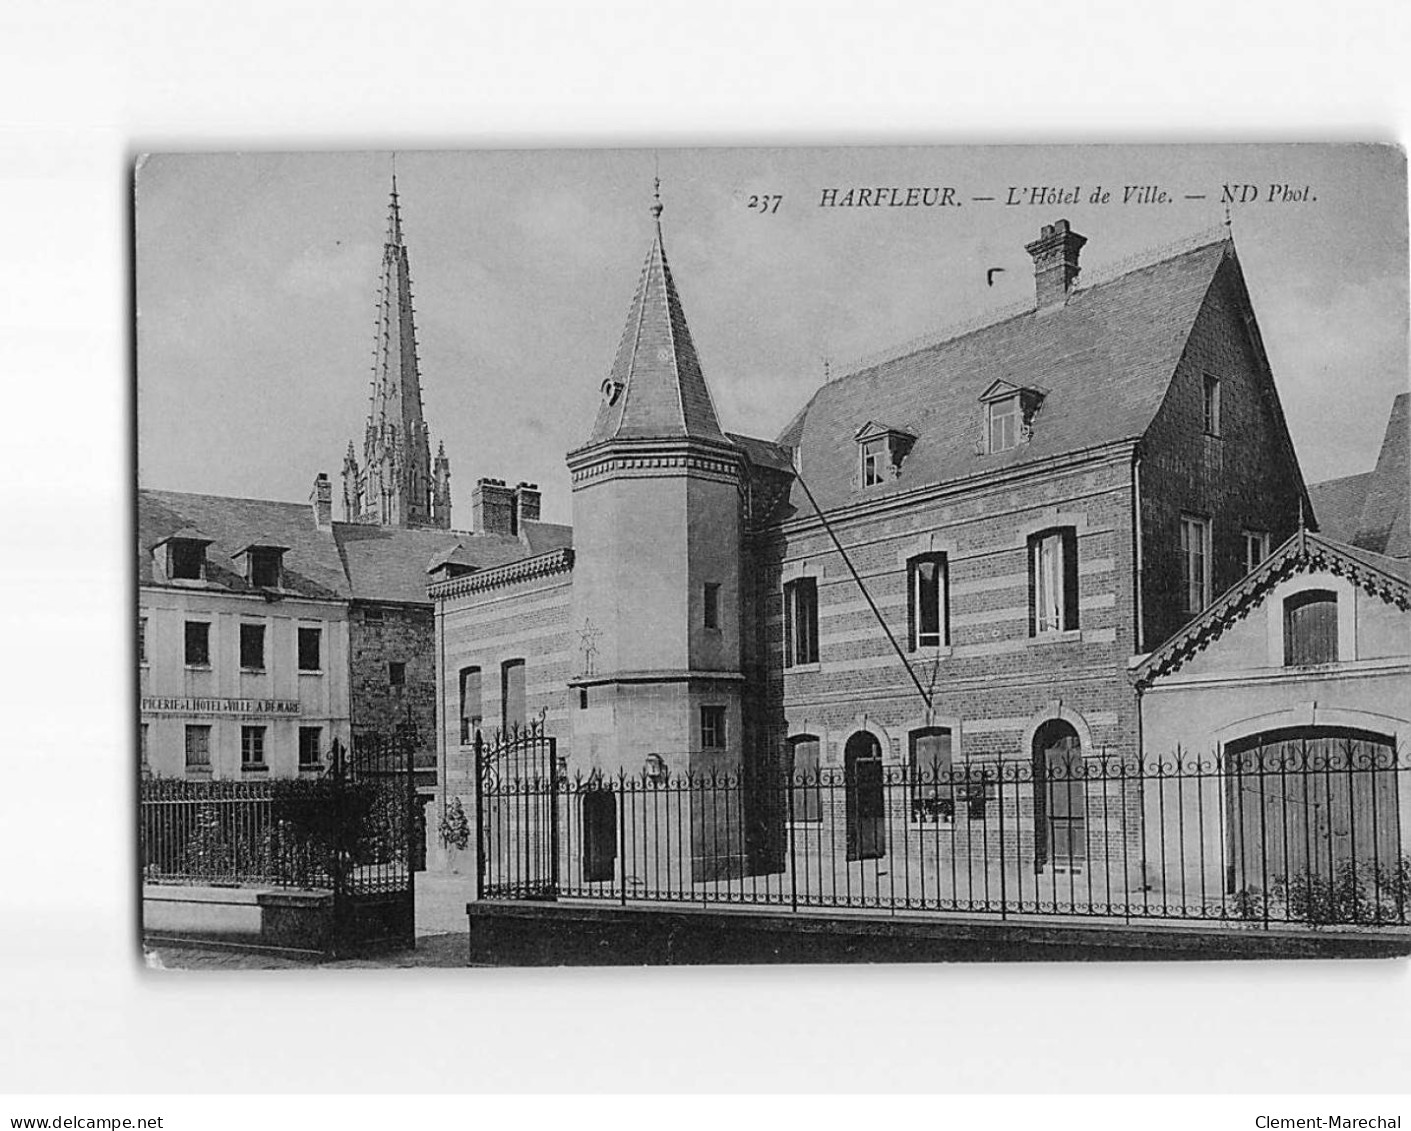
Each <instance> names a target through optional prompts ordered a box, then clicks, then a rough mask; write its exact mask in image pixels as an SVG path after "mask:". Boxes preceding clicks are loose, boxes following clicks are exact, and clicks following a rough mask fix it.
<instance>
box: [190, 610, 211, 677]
mask: <svg viewBox="0 0 1411 1131" xmlns="http://www.w3.org/2000/svg"><path fill="white" fill-rule="evenodd" d="M186 662H187V663H188V664H194V665H197V666H204V665H206V664H209V663H210V662H211V626H210V625H209V624H206V623H205V622H204V621H187V622H186Z"/></svg>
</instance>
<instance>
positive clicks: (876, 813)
mask: <svg viewBox="0 0 1411 1131" xmlns="http://www.w3.org/2000/svg"><path fill="white" fill-rule="evenodd" d="M843 781H844V786H845V789H844V798H845V809H846V813H845V817H846V820H847V834H848V835H847V851H848V859H849V860H877V859H880V858H881V857H883V856H885V855H886V854H887V828H886V817H887V805H886V798H885V796H884V794H883V790H882V744H881V743H880V742H878V741H877V736H876V735H874V734H871V733H869V732H868V731H865V730H860V731H858V732H857V733H856V734H855V735H853V736H852V737H851V738H849V739H848V741H847V745H846V746H844V747H843Z"/></svg>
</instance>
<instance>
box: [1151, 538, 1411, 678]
mask: <svg viewBox="0 0 1411 1131" xmlns="http://www.w3.org/2000/svg"><path fill="white" fill-rule="evenodd" d="M1314 570H1319V571H1321V570H1327V571H1330V572H1332V573H1334V574H1337V575H1339V576H1342V577H1346V578H1347V579H1348V580H1349V581H1351V582H1352V584H1354V585H1356V586H1358V587H1359V588H1360V589H1363V590H1365V591H1366V592H1368V593H1371V594H1374V595H1375V596H1377V597H1380V598H1381V599H1382V600H1384V601H1386V602H1387V603H1389V604H1393V605H1395V606H1396V607H1397V608H1399V609H1411V562H1406V561H1400V560H1397V559H1395V558H1389V557H1387V556H1386V555H1385V554H1378V553H1374V552H1372V551H1370V550H1365V549H1363V548H1361V547H1359V546H1351V545H1348V544H1347V543H1345V542H1339V541H1336V540H1335V539H1332V538H1329V537H1327V536H1326V535H1323V534H1315V533H1314V532H1312V531H1310V530H1299V531H1298V532H1297V533H1295V534H1294V535H1292V536H1291V537H1290V538H1289V539H1288V541H1286V542H1285V543H1284V544H1283V545H1282V546H1280V547H1279V548H1278V549H1277V550H1275V551H1274V552H1273V553H1272V554H1270V555H1269V556H1268V557H1267V558H1265V559H1264V561H1262V562H1260V563H1259V565H1257V566H1256V567H1255V568H1254V569H1253V570H1251V571H1250V572H1249V573H1248V574H1246V575H1245V576H1244V577H1243V578H1241V579H1240V580H1239V581H1237V582H1236V583H1235V584H1234V585H1233V586H1231V587H1230V588H1229V589H1228V590H1226V591H1225V592H1224V593H1223V594H1221V595H1220V597H1219V598H1218V599H1217V600H1215V601H1214V602H1213V603H1212V604H1211V605H1210V606H1209V607H1208V608H1206V609H1205V610H1204V611H1203V612H1202V613H1201V614H1200V615H1199V616H1197V617H1195V618H1194V619H1193V620H1191V621H1190V623H1189V624H1187V625H1186V626H1185V627H1184V628H1182V629H1181V630H1180V631H1179V632H1177V633H1176V634H1175V635H1174V636H1172V637H1171V638H1170V639H1168V640H1167V641H1165V642H1164V643H1163V644H1162V645H1161V647H1159V648H1157V649H1156V650H1155V651H1154V652H1152V653H1151V655H1149V656H1148V657H1147V658H1146V659H1145V660H1143V661H1142V662H1141V663H1140V664H1139V665H1137V667H1135V668H1134V669H1132V672H1131V679H1132V682H1133V683H1134V684H1135V685H1136V686H1137V687H1138V688H1139V689H1140V688H1143V687H1147V686H1149V685H1150V684H1152V683H1153V682H1154V681H1155V680H1157V679H1159V678H1160V677H1161V676H1163V675H1167V674H1169V673H1171V672H1174V671H1176V670H1178V669H1179V668H1180V667H1181V666H1182V665H1183V664H1184V663H1185V662H1186V660H1188V659H1189V658H1190V657H1191V656H1193V655H1195V654H1196V653H1197V652H1200V651H1202V650H1204V649H1205V648H1206V647H1207V646H1208V645H1210V644H1211V643H1212V642H1214V641H1215V640H1218V639H1219V638H1220V636H1221V635H1222V634H1223V633H1224V631H1225V629H1226V628H1227V627H1228V626H1229V625H1231V624H1233V623H1235V621H1236V620H1238V619H1239V618H1241V617H1243V616H1246V615H1247V614H1248V612H1249V610H1250V609H1251V608H1252V607H1254V606H1256V605H1259V604H1260V603H1261V602H1262V601H1263V600H1264V597H1265V596H1266V595H1267V594H1268V592H1269V591H1270V590H1271V589H1272V588H1273V587H1274V586H1275V585H1276V584H1278V583H1279V582H1280V581H1282V580H1283V579H1284V578H1286V577H1290V576H1292V575H1293V574H1295V573H1307V572H1311V571H1314Z"/></svg>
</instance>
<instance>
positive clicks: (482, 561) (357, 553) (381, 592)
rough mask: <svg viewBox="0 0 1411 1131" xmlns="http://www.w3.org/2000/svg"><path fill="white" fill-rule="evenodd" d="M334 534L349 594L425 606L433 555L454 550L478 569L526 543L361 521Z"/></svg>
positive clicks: (517, 552) (509, 557)
mask: <svg viewBox="0 0 1411 1131" xmlns="http://www.w3.org/2000/svg"><path fill="white" fill-rule="evenodd" d="M310 521H312V519H311V520H310ZM333 534H334V537H335V538H336V539H337V542H338V547H339V550H340V551H341V552H342V555H343V562H344V568H345V569H346V570H347V574H348V586H349V595H350V596H351V597H352V598H353V599H354V600H361V601H403V602H409V603H420V604H427V603H428V598H427V596H426V583H427V582H428V581H429V580H430V579H429V578H428V577H427V570H429V569H430V568H431V564H432V562H433V561H434V560H435V559H437V558H442V557H444V556H445V555H446V554H447V553H449V552H451V551H453V550H454V551H455V560H456V561H457V562H463V563H464V564H466V565H471V566H474V567H475V568H477V569H488V568H490V567H491V566H497V565H504V564H505V563H506V562H512V561H515V560H516V559H517V558H522V557H525V556H526V555H527V551H526V549H525V547H524V544H523V543H522V542H521V541H520V540H519V539H518V538H512V537H510V536H509V535H496V534H468V533H465V532H464V531H455V530H434V529H425V530H422V529H417V530H408V529H404V528H403V527H399V526H377V525H374V524H369V523H357V522H335V523H334V524H333ZM458 547H459V548H458Z"/></svg>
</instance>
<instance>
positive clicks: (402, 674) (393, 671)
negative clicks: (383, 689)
mask: <svg viewBox="0 0 1411 1131" xmlns="http://www.w3.org/2000/svg"><path fill="white" fill-rule="evenodd" d="M387 682H388V683H389V684H391V685H392V686H393V687H404V686H406V682H407V662H406V661H405V660H392V661H391V662H390V663H388V665H387Z"/></svg>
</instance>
